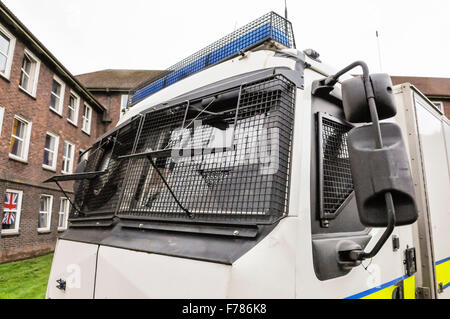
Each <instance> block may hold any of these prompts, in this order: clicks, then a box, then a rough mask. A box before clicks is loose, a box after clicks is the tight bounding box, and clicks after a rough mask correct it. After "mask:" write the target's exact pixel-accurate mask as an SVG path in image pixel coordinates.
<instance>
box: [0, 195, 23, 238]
mask: <svg viewBox="0 0 450 319" xmlns="http://www.w3.org/2000/svg"><path fill="white" fill-rule="evenodd" d="M22 194H23V193H22V191H16V190H11V189H7V190H6V193H5V202H4V204H3V218H2V234H16V233H18V232H19V224H20V210H21V206H22Z"/></svg>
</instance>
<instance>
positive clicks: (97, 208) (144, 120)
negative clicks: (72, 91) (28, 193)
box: [71, 75, 296, 224]
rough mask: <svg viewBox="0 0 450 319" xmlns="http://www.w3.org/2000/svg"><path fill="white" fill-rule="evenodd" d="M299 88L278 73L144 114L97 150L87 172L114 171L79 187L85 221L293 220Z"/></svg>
mask: <svg viewBox="0 0 450 319" xmlns="http://www.w3.org/2000/svg"><path fill="white" fill-rule="evenodd" d="M295 88H296V87H295V85H294V84H292V83H291V82H290V81H288V80H287V79H286V78H284V77H283V76H281V75H276V76H271V77H270V78H267V79H264V80H260V81H258V82H254V83H250V84H245V85H242V86H241V87H237V88H235V89H234V90H227V91H226V92H217V93H215V94H214V95H210V96H206V97H203V98H202V99H196V100H192V101H186V102H183V103H180V104H176V105H171V106H167V107H162V108H159V109H153V110H151V111H149V112H148V113H144V114H142V116H141V117H140V118H137V119H135V120H133V121H131V122H130V123H129V124H128V125H126V126H124V127H122V128H120V129H118V130H116V131H115V132H114V133H113V134H111V135H110V136H108V137H106V138H104V139H103V140H102V141H99V142H98V143H97V145H96V146H95V147H94V148H93V149H94V151H93V152H92V154H91V155H90V157H89V160H88V163H87V167H86V170H85V171H99V170H101V171H104V170H106V172H107V173H106V174H104V175H101V176H98V177H96V178H94V179H92V180H85V181H83V182H82V184H81V185H79V187H78V188H77V191H76V200H75V203H76V205H77V206H78V208H79V211H80V212H82V214H83V216H82V217H88V216H97V215H99V214H115V215H116V216H118V217H119V218H121V219H135V220H136V219H138V220H140V219H142V220H160V221H164V220H181V221H184V220H185V221H187V220H189V221H191V222H196V221H198V222H217V223H233V224H236V223H243V224H260V223H273V222H275V221H276V220H278V219H279V218H281V217H283V216H284V215H285V214H286V213H287V196H288V185H289V180H288V176H289V169H290V155H291V144H292V129H293V122H294V106H295ZM186 211H188V212H189V213H190V214H191V215H192V218H189V217H188V215H186V213H185V212H186ZM71 220H73V221H75V220H76V218H75V216H72V218H71Z"/></svg>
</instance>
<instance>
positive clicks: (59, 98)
mask: <svg viewBox="0 0 450 319" xmlns="http://www.w3.org/2000/svg"><path fill="white" fill-rule="evenodd" d="M64 91H65V85H64V83H63V82H62V81H61V80H60V79H58V78H57V77H56V76H55V77H54V78H53V84H52V93H51V97H50V110H52V111H55V112H56V113H58V114H59V115H61V114H62V109H63V103H64Z"/></svg>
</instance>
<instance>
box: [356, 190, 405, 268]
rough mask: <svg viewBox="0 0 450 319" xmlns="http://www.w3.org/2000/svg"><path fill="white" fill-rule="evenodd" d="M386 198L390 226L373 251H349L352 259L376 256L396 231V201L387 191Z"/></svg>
mask: <svg viewBox="0 0 450 319" xmlns="http://www.w3.org/2000/svg"><path fill="white" fill-rule="evenodd" d="M385 199H386V205H387V209H388V218H389V221H388V222H389V224H388V227H387V228H386V230H385V231H384V233H383V235H382V236H381V238H380V240H379V241H378V242H377V243H376V244H375V247H373V249H372V251H371V252H369V253H366V252H364V251H362V250H353V251H351V252H350V253H349V258H350V259H351V260H353V261H357V260H365V259H369V258H373V257H375V256H376V255H377V254H378V252H379V251H380V249H381V248H382V247H383V246H384V244H385V243H386V241H387V240H388V239H389V237H390V236H391V235H392V232H393V231H394V228H395V222H396V218H395V208H394V201H393V199H392V194H391V193H390V192H389V193H386V194H385Z"/></svg>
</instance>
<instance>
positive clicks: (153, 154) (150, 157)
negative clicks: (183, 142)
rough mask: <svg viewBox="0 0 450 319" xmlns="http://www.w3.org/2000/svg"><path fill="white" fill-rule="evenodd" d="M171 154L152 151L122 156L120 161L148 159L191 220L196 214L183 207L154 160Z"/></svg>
mask: <svg viewBox="0 0 450 319" xmlns="http://www.w3.org/2000/svg"><path fill="white" fill-rule="evenodd" d="M171 153H172V149H166V150H160V151H152V152H146V153H139V154H132V155H124V156H120V157H119V158H118V159H119V160H121V159H126V158H142V157H146V158H147V159H148V160H149V161H150V164H151V165H152V167H153V168H154V169H155V171H156V172H157V173H158V176H159V177H160V178H161V180H162V181H163V183H164V185H165V186H166V188H167V189H168V190H169V192H170V194H171V195H172V197H173V199H174V200H175V202H176V203H177V205H178V206H179V207H180V208H181V209H182V210H183V211H184V212H185V213H186V215H187V216H188V217H189V218H194V214H192V213H191V212H190V211H189V210H188V209H187V208H185V207H184V206H183V204H182V203H181V202H180V200H179V199H178V197H177V196H176V195H175V193H174V192H173V190H172V188H171V187H170V185H169V183H168V182H167V180H166V179H165V177H164V175H163V174H162V173H161V171H160V170H159V168H158V167H157V166H156V163H155V161H154V160H153V157H157V158H158V157H159V158H161V157H169V156H170V154H171Z"/></svg>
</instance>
